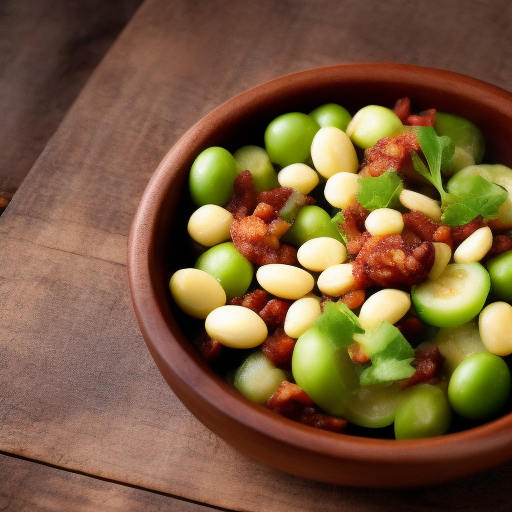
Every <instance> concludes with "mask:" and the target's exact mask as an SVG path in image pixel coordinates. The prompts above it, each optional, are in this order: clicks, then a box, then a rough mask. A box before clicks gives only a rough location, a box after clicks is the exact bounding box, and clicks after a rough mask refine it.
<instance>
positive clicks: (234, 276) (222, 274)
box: [195, 242, 254, 300]
mask: <svg viewBox="0 0 512 512" xmlns="http://www.w3.org/2000/svg"><path fill="white" fill-rule="evenodd" d="M195 268H198V269H199V270H204V271H205V272H208V274H211V275H212V276H213V277H215V278H216V279H217V280H218V281H219V282H220V284H221V285H222V288H224V291H225V292H226V296H227V300H230V299H232V298H233V297H239V296H241V295H244V294H245V293H246V292H247V289H248V288H249V285H250V284H251V281H252V278H253V274H254V269H253V266H252V264H251V263H250V262H249V261H248V260H246V259H245V258H244V257H243V256H242V255H241V254H240V253H239V252H238V251H237V250H236V248H235V246H234V245H233V242H224V243H222V244H219V245H215V246H213V247H211V248H210V249H208V250H207V251H206V252H204V253H203V254H201V256H199V258H198V259H197V261H196V264H195Z"/></svg>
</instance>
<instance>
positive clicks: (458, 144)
mask: <svg viewBox="0 0 512 512" xmlns="http://www.w3.org/2000/svg"><path fill="white" fill-rule="evenodd" d="M434 129H435V130H436V132H437V134H438V135H446V136H447V137H449V138H450V141H451V143H452V144H453V146H455V153H454V155H453V158H452V159H451V161H450V162H448V164H447V165H446V169H444V170H445V171H446V172H447V174H453V173H454V172H457V171H459V170H460V169H463V168H464V167H466V166H468V165H473V164H478V163H480V161H481V160H482V157H483V155H484V152H485V140H484V136H483V135H482V132H481V131H480V130H479V129H478V128H477V127H476V126H475V125H474V124H473V123H472V122H471V121H469V120H467V119H465V118H464V117H461V116H457V115H454V114H447V113H445V112H436V122H435V124H434Z"/></svg>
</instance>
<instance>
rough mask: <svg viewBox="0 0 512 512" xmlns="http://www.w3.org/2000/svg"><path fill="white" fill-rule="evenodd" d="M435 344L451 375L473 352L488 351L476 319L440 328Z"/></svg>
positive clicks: (447, 371) (445, 367)
mask: <svg viewBox="0 0 512 512" xmlns="http://www.w3.org/2000/svg"><path fill="white" fill-rule="evenodd" d="M433 344H434V346H437V347H438V348H439V351H440V352H441V354H442V355H443V357H444V358H445V360H444V369H445V370H446V373H447V374H448V375H451V374H452V373H453V372H454V370H455V368H457V366H459V364H460V363H461V362H462V361H464V359H466V358H467V357H468V356H470V355H471V354H476V353H479V352H487V349H486V348H485V345H484V344H483V342H482V338H481V337H480V331H479V329H478V322H477V321H476V320H471V321H469V322H467V323H465V324H462V325H458V326H457V327H448V328H443V329H440V330H439V331H438V333H437V335H436V336H435V338H434V340H433Z"/></svg>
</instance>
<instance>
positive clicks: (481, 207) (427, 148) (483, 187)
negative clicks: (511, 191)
mask: <svg viewBox="0 0 512 512" xmlns="http://www.w3.org/2000/svg"><path fill="white" fill-rule="evenodd" d="M415 133H416V136H417V137H418V142H419V145H420V148H421V150H422V152H423V155H424V157H425V160H426V162H427V164H428V167H427V165H425V162H424V161H423V160H422V159H421V157H420V156H419V155H418V154H417V153H416V152H415V151H413V152H412V153H411V157H412V162H413V165H414V168H415V169H416V171H417V172H418V173H419V174H420V175H421V176H423V177H424V178H425V179H426V180H427V181H428V182H429V183H431V184H432V185H433V186H434V187H435V188H436V189H437V191H438V192H439V195H440V196H441V207H442V208H443V215H442V217H441V220H442V222H443V224H446V225H448V226H462V225H464V224H467V223H468V222H471V221H472V220H473V219H475V218H476V217H478V216H479V215H481V216H482V217H483V218H484V220H490V219H493V218H496V216H497V214H498V209H499V207H500V206H501V204H502V203H503V202H504V201H505V200H506V199H507V197H508V193H507V191H506V190H504V189H503V188H502V187H500V186H499V185H496V184H495V183H490V182H489V181H487V180H485V179H484V178H482V177H481V176H478V177H477V178H478V179H473V180H471V181H469V180H468V182H467V184H466V185H465V186H464V187H459V190H457V191H452V190H449V191H448V192H447V191H446V190H445V189H444V186H443V177H442V172H441V169H442V167H443V166H444V165H445V164H446V163H447V162H449V161H450V159H451V158H452V156H453V152H454V148H453V145H452V144H451V143H450V139H449V138H448V137H445V136H443V137H439V136H438V135H437V134H436V132H435V130H434V128H432V127H430V126H428V127H425V126H422V127H416V128H415Z"/></svg>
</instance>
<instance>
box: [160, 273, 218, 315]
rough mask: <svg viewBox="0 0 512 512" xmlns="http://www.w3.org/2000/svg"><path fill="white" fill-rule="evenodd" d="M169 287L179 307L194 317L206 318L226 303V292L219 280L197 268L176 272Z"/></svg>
mask: <svg viewBox="0 0 512 512" xmlns="http://www.w3.org/2000/svg"><path fill="white" fill-rule="evenodd" d="M169 289H170V291H171V295H172V298H173V299H174V302H176V304H177V305H178V307H179V308H180V309H181V310H183V311H184V312H185V313H187V314H188V315H190V316H193V317H194V318H201V319H202V318H206V317H207V316H208V314H209V313H210V312H211V311H213V310H214V309H216V308H218V307H220V306H223V305H224V304H225V303H226V292H225V291H224V288H222V286H221V284H220V283H219V281H217V279H215V278H214V277H213V276H212V275H210V274H208V273H207V272H205V271H204V270H199V269H197V268H183V269H180V270H178V271H177V272H175V273H174V274H173V275H172V277H171V279H170V281H169Z"/></svg>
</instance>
